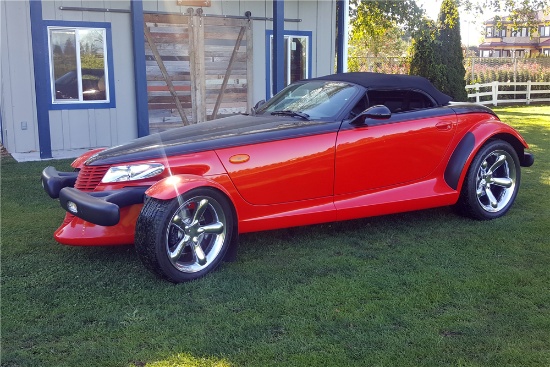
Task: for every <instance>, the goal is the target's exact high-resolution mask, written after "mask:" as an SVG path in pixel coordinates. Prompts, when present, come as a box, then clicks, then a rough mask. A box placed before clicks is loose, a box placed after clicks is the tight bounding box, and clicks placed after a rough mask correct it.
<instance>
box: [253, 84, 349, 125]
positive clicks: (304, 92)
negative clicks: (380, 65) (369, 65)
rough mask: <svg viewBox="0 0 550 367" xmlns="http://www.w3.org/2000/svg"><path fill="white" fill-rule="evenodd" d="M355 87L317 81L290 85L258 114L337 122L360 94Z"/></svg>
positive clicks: (262, 107)
mask: <svg viewBox="0 0 550 367" xmlns="http://www.w3.org/2000/svg"><path fill="white" fill-rule="evenodd" d="M358 90H359V89H358V88H357V87H356V86H354V85H352V84H348V83H343V82H331V81H325V80H314V81H307V82H300V83H295V84H292V85H289V86H288V87H286V88H285V89H283V90H282V91H281V92H280V93H278V94H277V95H275V96H274V97H273V98H271V99H270V100H269V101H267V102H266V103H265V104H264V105H263V106H261V107H260V108H259V109H258V110H257V111H256V114H258V115H270V114H271V115H288V116H293V117H298V118H302V119H308V120H324V119H331V118H335V117H336V116H338V115H339V114H340V112H341V111H342V109H343V108H344V107H345V106H346V105H347V104H348V101H349V100H350V99H351V98H353V97H354V96H355V95H356V93H357V92H358Z"/></svg>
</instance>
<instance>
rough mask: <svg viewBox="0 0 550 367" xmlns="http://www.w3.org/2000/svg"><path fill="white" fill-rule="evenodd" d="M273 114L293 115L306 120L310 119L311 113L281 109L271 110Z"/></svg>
mask: <svg viewBox="0 0 550 367" xmlns="http://www.w3.org/2000/svg"><path fill="white" fill-rule="evenodd" d="M271 114H272V115H283V116H292V117H300V118H303V119H304V120H309V115H308V114H307V113H303V112H300V111H291V110H281V111H273V112H271Z"/></svg>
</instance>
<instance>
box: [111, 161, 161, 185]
mask: <svg viewBox="0 0 550 367" xmlns="http://www.w3.org/2000/svg"><path fill="white" fill-rule="evenodd" d="M162 171H164V166H163V165H162V164H160V163H150V164H134V165H129V166H114V167H111V168H109V170H108V171H107V173H106V174H105V176H103V179H102V180H101V182H103V183H108V182H121V181H134V180H141V179H143V178H148V177H153V176H156V175H160V174H161V173H162Z"/></svg>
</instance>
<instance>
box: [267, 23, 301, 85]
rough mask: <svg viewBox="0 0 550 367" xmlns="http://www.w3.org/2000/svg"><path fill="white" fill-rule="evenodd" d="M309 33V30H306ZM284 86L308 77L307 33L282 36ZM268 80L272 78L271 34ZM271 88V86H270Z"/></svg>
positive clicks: (271, 40)
mask: <svg viewBox="0 0 550 367" xmlns="http://www.w3.org/2000/svg"><path fill="white" fill-rule="evenodd" d="M307 33H310V32H307ZM284 38H285V40H284V86H285V87H286V86H287V85H289V84H291V83H294V82H295V81H298V80H302V79H307V78H309V77H310V75H309V74H310V71H309V65H310V57H311V56H310V54H309V53H310V42H311V41H310V38H311V36H310V35H309V34H307V35H306V34H304V35H299V34H296V35H292V34H288V35H285V36H284ZM270 44H271V45H270V55H271V57H270V61H269V63H270V65H269V70H270V73H269V74H270V75H269V76H270V79H269V80H270V81H271V80H273V65H272V62H271V60H272V59H273V57H272V55H273V35H272V34H271V36H270ZM270 89H271V88H270Z"/></svg>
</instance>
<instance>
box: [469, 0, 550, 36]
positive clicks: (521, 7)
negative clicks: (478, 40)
mask: <svg viewBox="0 0 550 367" xmlns="http://www.w3.org/2000/svg"><path fill="white" fill-rule="evenodd" d="M459 5H460V6H461V7H462V8H463V9H464V10H465V11H466V12H468V13H473V14H481V15H483V14H484V13H485V11H487V10H490V11H493V12H497V13H505V14H508V16H507V17H506V20H507V21H510V22H511V23H512V29H518V28H521V27H527V28H529V29H530V30H531V31H533V30H535V29H537V24H538V22H537V21H536V19H535V16H536V13H537V12H538V11H543V12H544V13H545V14H550V2H548V0H460V4H459ZM495 18H496V21H497V24H498V25H502V23H501V22H502V21H503V20H504V19H502V18H500V17H498V16H497V17H495Z"/></svg>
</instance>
